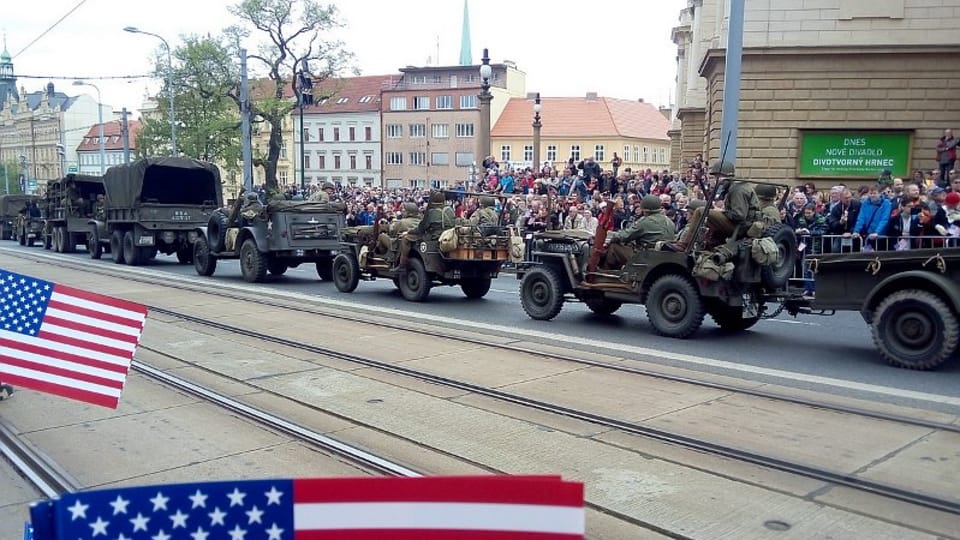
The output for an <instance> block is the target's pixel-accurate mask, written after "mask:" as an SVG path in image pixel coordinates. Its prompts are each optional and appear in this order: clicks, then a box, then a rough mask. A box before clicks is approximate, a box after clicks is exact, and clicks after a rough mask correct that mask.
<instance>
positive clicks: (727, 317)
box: [707, 301, 760, 332]
mask: <svg viewBox="0 0 960 540" xmlns="http://www.w3.org/2000/svg"><path fill="white" fill-rule="evenodd" d="M717 304H718V305H715V306H710V307H709V308H708V309H707V312H708V313H709V314H710V318H711V319H713V322H715V323H717V326H719V327H720V329H721V330H723V331H724V332H742V331H744V330H746V329H748V328H750V327H752V326H753V325H755V324H757V322H759V321H760V317H750V318H748V319H745V318H743V308H742V307H740V306H728V305H726V304H720V302H719V301H717Z"/></svg>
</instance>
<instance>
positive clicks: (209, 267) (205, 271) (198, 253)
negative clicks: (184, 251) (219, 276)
mask: <svg viewBox="0 0 960 540" xmlns="http://www.w3.org/2000/svg"><path fill="white" fill-rule="evenodd" d="M193 269H194V270H196V271H197V275H200V276H212V275H213V273H214V272H216V271H217V258H216V257H214V256H213V255H211V254H210V246H209V245H207V239H206V238H204V237H202V236H201V237H199V238H197V241H196V242H194V243H193Z"/></svg>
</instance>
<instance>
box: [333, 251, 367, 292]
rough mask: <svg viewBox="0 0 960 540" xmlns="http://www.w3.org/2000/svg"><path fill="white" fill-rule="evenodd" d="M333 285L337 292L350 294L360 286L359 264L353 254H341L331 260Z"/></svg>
mask: <svg viewBox="0 0 960 540" xmlns="http://www.w3.org/2000/svg"><path fill="white" fill-rule="evenodd" d="M333 284H334V285H336V287H337V290H338V291H340V292H344V293H351V292H353V291H355V290H357V285H359V284H360V263H359V262H357V256H356V255H354V254H353V253H341V254H339V255H337V256H336V257H335V258H334V259H333Z"/></svg>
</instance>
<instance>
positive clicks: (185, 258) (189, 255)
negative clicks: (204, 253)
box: [177, 246, 193, 264]
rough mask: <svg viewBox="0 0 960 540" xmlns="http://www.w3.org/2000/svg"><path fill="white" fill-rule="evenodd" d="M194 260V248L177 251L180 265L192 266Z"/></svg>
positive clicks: (188, 247)
mask: <svg viewBox="0 0 960 540" xmlns="http://www.w3.org/2000/svg"><path fill="white" fill-rule="evenodd" d="M192 260H193V246H187V247H182V248H180V249H178V250H177V262H178V263H180V264H190V262H191V261H192Z"/></svg>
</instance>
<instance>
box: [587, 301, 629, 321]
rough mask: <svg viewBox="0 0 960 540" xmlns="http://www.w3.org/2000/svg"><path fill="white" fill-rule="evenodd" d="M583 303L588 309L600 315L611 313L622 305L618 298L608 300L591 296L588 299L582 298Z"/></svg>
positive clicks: (606, 315) (604, 315)
mask: <svg viewBox="0 0 960 540" xmlns="http://www.w3.org/2000/svg"><path fill="white" fill-rule="evenodd" d="M583 303H584V304H586V305H587V308H588V309H589V310H590V311H592V312H593V313H594V314H596V315H599V316H601V317H609V316H610V315H613V314H614V313H616V312H617V310H618V309H620V306H622V305H623V302H620V301H619V300H609V299H607V298H591V299H590V300H584V302H583Z"/></svg>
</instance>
